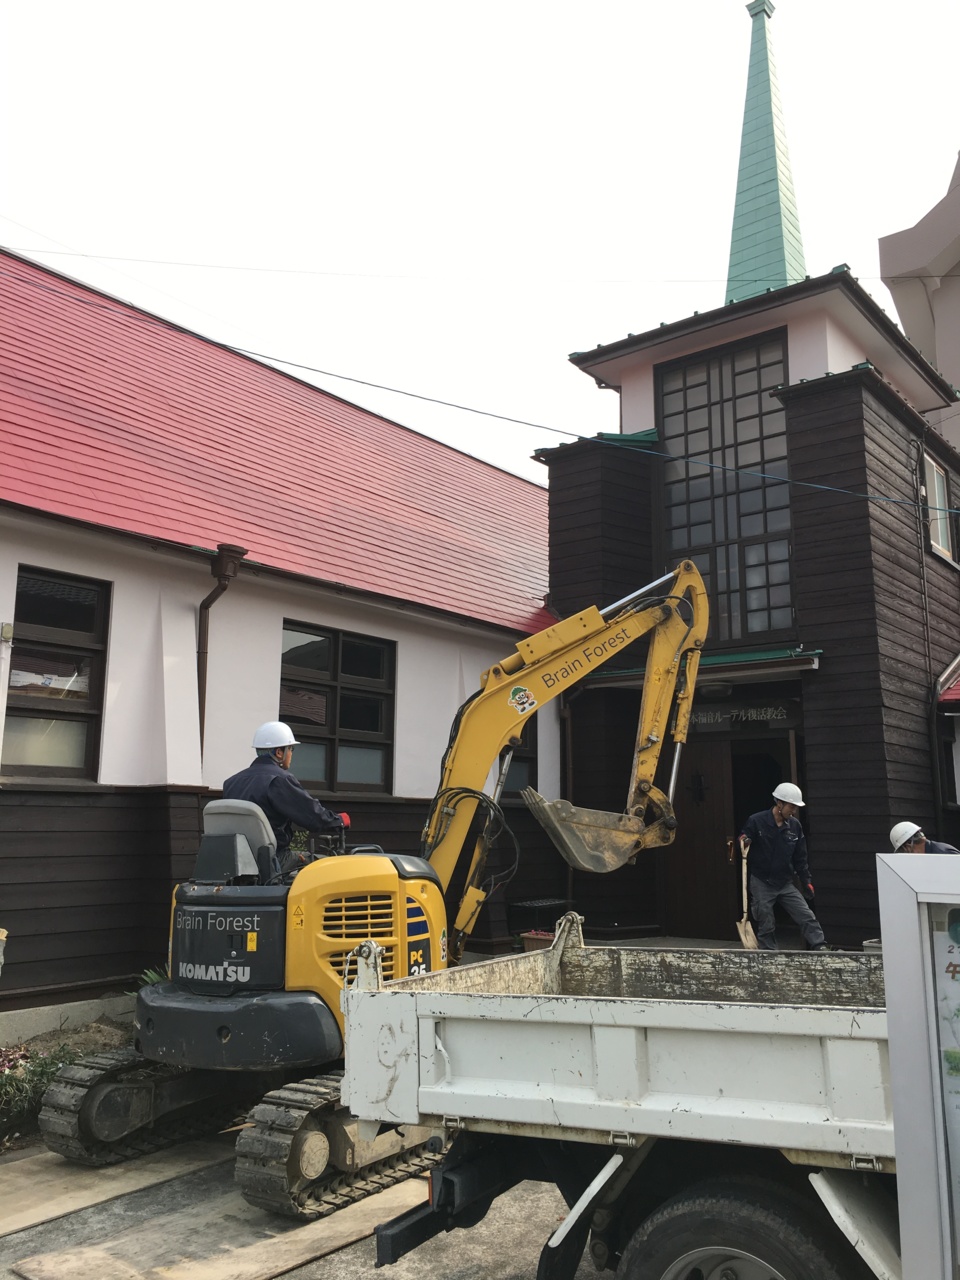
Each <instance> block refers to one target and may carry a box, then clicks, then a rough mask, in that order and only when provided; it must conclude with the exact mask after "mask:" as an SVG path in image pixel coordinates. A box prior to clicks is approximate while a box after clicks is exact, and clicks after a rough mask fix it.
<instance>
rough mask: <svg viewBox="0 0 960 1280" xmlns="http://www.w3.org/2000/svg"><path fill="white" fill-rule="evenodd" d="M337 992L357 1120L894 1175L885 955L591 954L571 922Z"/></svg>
mask: <svg viewBox="0 0 960 1280" xmlns="http://www.w3.org/2000/svg"><path fill="white" fill-rule="evenodd" d="M365 950H370V951H372V948H365ZM343 1000H344V1009H345V1012H346V1022H347V1042H346V1076H345V1080H344V1093H343V1096H344V1099H345V1101H347V1102H348V1103H349V1106H350V1108H351V1110H352V1111H353V1113H354V1114H355V1115H357V1116H359V1117H360V1118H361V1119H362V1120H366V1121H375V1122H387V1123H409V1124H422V1125H431V1124H433V1125H437V1126H440V1125H442V1126H444V1127H446V1128H459V1129H472V1130H476V1131H481V1132H490V1133H516V1134H534V1135H537V1136H544V1137H551V1138H571V1139H577V1140H579V1141H588V1142H595V1143H604V1144H610V1143H612V1144H623V1145H628V1146H629V1145H634V1144H636V1143H637V1141H639V1140H640V1139H641V1138H642V1137H644V1136H654V1137H674V1138H687V1139H695V1140H699V1141H717V1142H737V1143H746V1144H751V1145H756V1146H764V1147H776V1148H779V1149H781V1150H783V1151H786V1152H787V1153H788V1154H790V1156H791V1158H792V1159H794V1160H798V1161H800V1162H805V1161H809V1162H811V1163H820V1164H836V1165H840V1166H843V1167H850V1166H851V1165H854V1166H855V1167H864V1168H876V1169H884V1170H892V1169H893V1168H894V1164H893V1154H894V1147H893V1120H892V1112H891V1104H890V1087H889V1065H888V1057H887V1039H886V1037H887V1031H886V1010H885V1007H884V993H883V965H882V958H881V957H880V956H879V955H872V954H871V955H868V954H858V953H857V954H855V953H831V952H818V953H813V952H759V951H733V950H731V951H720V950H717V951H707V950H659V949H655V948H647V947H643V948H635V949H630V948H623V947H585V946H584V945H583V939H582V935H581V933H580V928H579V922H578V919H577V917H576V916H567V917H565V918H564V921H563V922H562V924H561V927H560V928H559V929H558V932H557V937H556V941H555V943H554V944H553V946H552V947H550V948H547V949H545V950H543V951H539V952H532V953H530V954H525V955H517V956H510V957H506V958H503V959H497V960H490V961H486V962H484V963H482V964H476V965H468V966H464V967H462V968H458V969H449V970H444V971H440V972H436V973H430V974H425V975H423V976H420V977H415V978H407V979H403V980H400V981H397V982H391V983H386V984H382V985H380V984H379V982H378V979H377V976H376V962H375V960H372V959H368V960H361V965H360V975H359V978H358V981H357V983H356V984H354V986H353V987H351V988H349V989H348V990H346V991H345V992H344V996H343Z"/></svg>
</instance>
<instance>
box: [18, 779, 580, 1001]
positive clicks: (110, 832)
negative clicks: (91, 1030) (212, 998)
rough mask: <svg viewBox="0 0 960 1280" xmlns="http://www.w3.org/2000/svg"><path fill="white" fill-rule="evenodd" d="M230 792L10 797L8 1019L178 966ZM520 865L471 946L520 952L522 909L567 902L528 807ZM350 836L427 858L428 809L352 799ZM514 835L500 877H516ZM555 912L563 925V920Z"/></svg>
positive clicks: (519, 813) (39, 792)
mask: <svg viewBox="0 0 960 1280" xmlns="http://www.w3.org/2000/svg"><path fill="white" fill-rule="evenodd" d="M218 794H219V793H218V792H213V791H178V790H167V789H165V788H143V789H135V788H132V789H116V790H111V789H101V788H98V789H96V790H86V791H79V790H76V789H74V790H62V791H61V790H54V789H46V788H44V789H12V788H9V787H7V788H4V789H3V790H0V885H2V890H0V927H3V928H5V929H6V930H7V931H8V933H9V935H10V936H9V939H8V941H7V945H6V951H5V957H4V965H3V970H2V972H0V1010H2V1009H12V1008H23V1007H29V1006H31V1005H37V1004H44V1003H55V1002H59V1001H61V1000H65V999H66V1000H69V999H85V998H89V997H90V996H92V995H96V994H98V993H102V992H104V991H117V990H128V989H131V988H132V987H133V986H134V984H135V979H136V976H137V975H138V974H140V973H141V972H142V971H143V970H144V969H145V968H148V967H157V966H161V965H163V964H164V963H165V961H166V955H167V932H168V927H169V911H170V894H171V892H172V889H173V886H174V884H176V883H177V882H178V881H180V880H185V879H188V878H189V877H190V876H191V875H192V874H193V866H194V862H195V859H196V854H197V846H198V843H199V838H200V832H201V828H202V812H203V806H204V804H206V803H207V801H208V800H212V799H216V798H217V796H218ZM504 808H505V810H506V813H507V821H508V823H509V825H510V827H511V828H512V829H513V831H514V832H515V834H516V836H517V840H518V843H519V845H520V849H521V856H520V860H519V862H518V863H517V865H516V870H515V872H514V874H513V875H512V877H511V878H510V879H509V880H508V881H507V883H505V884H504V885H503V886H502V887H501V888H500V889H498V890H497V892H496V893H495V894H494V895H493V896H492V899H491V901H490V902H489V904H487V905H486V906H484V908H483V910H482V911H481V912H480V915H479V917H478V920H477V924H476V927H475V929H474V933H473V938H472V940H471V941H470V942H468V947H469V946H473V945H474V944H476V945H477V947H478V949H485V950H507V949H509V948H510V947H511V945H512V938H513V934H514V933H516V932H517V931H518V930H519V929H522V928H527V927H530V923H531V918H530V913H529V911H527V910H526V909H525V908H522V907H521V908H519V909H518V910H516V911H515V910H514V909H513V904H514V903H517V902H525V901H529V900H534V899H541V898H550V899H555V900H566V898H567V897H568V886H567V867H566V864H565V863H564V862H563V860H562V859H561V858H560V856H559V854H558V853H557V852H556V850H555V849H554V848H553V845H552V844H551V843H550V841H549V839H548V837H547V836H546V835H545V833H544V832H543V830H542V828H541V827H540V826H539V824H538V823H537V822H536V821H535V819H534V818H533V817H532V816H531V814H530V813H529V812H528V811H527V809H526V806H525V805H524V804H523V803H522V802H521V801H519V800H517V801H507V802H505V804H504ZM349 810H350V816H351V821H352V826H351V839H352V841H353V842H355V843H365V842H370V843H375V844H379V845H381V846H382V847H383V849H384V850H385V851H386V852H388V853H407V854H418V853H419V851H420V835H421V831H422V830H423V825H424V821H425V819H426V814H427V802H426V801H424V800H420V799H403V798H395V797H394V798H390V799H386V800H378V799H367V798H364V799H363V800H362V801H356V802H353V801H351V803H350V805H349ZM514 862H515V851H514V847H513V845H512V844H511V843H510V841H509V839H508V838H507V837H506V836H503V837H502V838H501V839H500V841H499V842H498V843H497V845H496V846H495V847H494V849H493V851H492V853H491V855H490V859H489V864H488V872H489V873H491V874H496V875H501V874H504V873H507V872H509V871H510V870H511V868H513V866H514ZM562 909H563V908H562V907H561V908H559V909H558V910H554V909H553V908H550V909H549V910H548V912H547V915H548V917H549V922H550V925H551V926H552V925H553V923H554V921H555V919H556V915H558V914H559V913H560V911H562Z"/></svg>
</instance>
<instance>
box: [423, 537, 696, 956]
mask: <svg viewBox="0 0 960 1280" xmlns="http://www.w3.org/2000/svg"><path fill="white" fill-rule="evenodd" d="M707 623H708V607H707V596H706V590H705V588H704V585H703V579H702V578H701V577H700V573H699V571H698V570H697V568H696V566H695V565H694V564H693V563H692V562H691V561H689V560H685V561H683V562H682V563H681V564H680V565H679V566H678V567H677V569H676V570H675V571H674V572H673V573H670V574H666V575H665V576H664V577H662V578H659V579H657V581H656V582H651V583H650V584H649V585H648V586H646V587H642V588H641V589H640V590H639V591H636V592H634V593H632V594H631V595H630V596H627V597H625V598H624V599H623V600H618V601H617V602H616V603H615V604H612V605H609V606H608V607H607V608H606V609H603V610H600V609H597V608H595V607H593V606H591V607H590V608H588V609H584V610H583V612H582V613H577V614H574V615H573V616H572V617H570V618H565V619H564V620H563V621H562V622H557V623H555V624H554V625H553V626H550V627H547V628H546V630H544V631H539V632H537V634H536V635H533V636H530V637H528V638H527V639H526V640H521V641H520V643H519V644H518V645H517V648H516V650H515V652H513V653H511V654H510V655H509V656H508V657H507V658H504V660H503V661H502V662H499V663H497V664H496V665H495V666H493V667H491V668H490V669H489V670H488V671H485V672H484V673H483V675H482V676H481V685H480V689H479V690H478V692H477V693H475V694H474V695H473V697H472V698H470V699H468V701H467V702H465V703H464V704H463V706H462V707H461V708H460V710H459V711H458V712H457V716H456V719H455V720H454V724H453V728H452V729H451V734H450V742H449V745H448V747H447V751H446V753H445V755H444V759H443V766H442V771H441V778H440V788H439V790H438V792H437V794H436V796H435V798H434V801H433V804H432V806H431V809H430V813H429V815H428V817H427V823H426V826H425V827H424V831H423V844H422V853H423V856H424V857H426V858H428V859H429V860H430V864H431V866H432V867H433V868H434V870H435V871H436V872H437V874H438V875H439V877H440V881H441V883H442V884H443V887H444V889H445V890H446V888H447V887H448V886H449V884H450V881H451V879H452V877H453V874H454V871H455V869H456V867H457V865H458V864H459V862H460V860H461V856H462V854H463V853H464V850H465V847H466V845H467V840H468V836H469V833H470V828H471V825H472V823H473V820H474V817H475V816H476V814H477V809H478V807H483V808H484V809H485V810H486V814H487V821H486V823H485V826H484V829H483V831H482V833H481V835H480V836H479V838H478V839H477V840H476V842H475V844H474V847H473V849H472V853H471V859H470V864H469V867H468V868H467V873H466V883H465V888H464V891H463V894H462V896H461V900H460V906H459V910H458V913H457V917H456V920H455V921H454V924H453V928H452V930H451V935H452V936H451V950H452V951H453V953H454V955H457V954H458V953H459V951H460V949H461V948H462V944H463V937H464V935H465V934H467V933H469V932H470V930H471V929H472V927H473V924H474V922H475V920H476V917H477V914H478V912H479V910H480V907H481V905H482V904H483V902H484V900H485V898H486V893H485V892H484V890H483V889H482V888H481V887H480V881H481V878H482V875H483V871H484V863H485V861H486V853H487V848H488V845H489V843H490V840H491V827H492V825H495V819H494V815H495V814H497V813H498V812H499V811H498V809H497V806H496V802H497V801H498V800H499V796H500V791H501V790H502V787H503V783H504V780H505V778H506V772H507V767H508V765H509V756H510V755H512V748H513V747H515V746H517V745H518V744H519V742H520V734H521V733H522V731H523V725H524V722H525V720H526V719H527V717H528V716H530V715H532V714H533V713H534V712H536V711H537V710H539V708H540V707H542V706H544V705H545V704H546V703H548V702H550V701H552V699H554V698H556V697H558V696H559V695H560V694H561V693H563V692H565V691H566V690H567V689H570V688H572V686H573V685H575V684H577V683H578V682H579V681H580V680H582V679H584V677H586V676H589V675H591V674H592V673H593V672H594V671H596V670H597V669H598V668H599V667H601V666H602V665H603V664H604V663H605V662H607V661H608V660H609V659H610V658H612V657H613V656H614V654H616V653H619V652H620V651H621V650H622V649H624V648H625V647H626V646H627V645H630V644H632V643H633V642H634V641H635V640H639V639H640V637H641V636H645V635H647V634H650V633H652V634H651V638H650V648H649V652H648V655H647V663H646V668H645V673H644V680H643V696H642V703H641V708H640V720H639V726H638V731H637V745H636V750H635V753H634V760H633V771H632V776H631V781H630V791H629V796H628V799H627V807H626V810H625V812H624V813H622V814H612V813H602V812H599V811H595V810H583V809H575V808H574V807H573V806H572V805H570V804H569V803H568V802H567V801H565V800H556V801H547V800H544V799H543V797H542V796H539V795H538V794H537V793H536V792H535V791H533V790H531V789H528V790H527V791H524V792H523V797H524V799H525V800H526V802H527V804H528V805H529V806H530V808H531V810H532V811H533V813H534V814H535V815H536V816H537V818H538V819H539V820H540V822H541V823H542V824H543V826H544V827H545V828H546V830H547V831H548V833H549V834H550V836H551V838H552V839H553V841H554V843H555V844H556V845H557V847H558V848H559V850H560V852H561V853H562V854H563V856H564V857H565V858H566V859H567V861H568V862H570V863H571V865H573V866H575V867H579V868H581V869H584V870H590V871H611V870H613V869H614V868H615V867H618V866H622V865H623V864H624V863H626V862H628V861H630V860H632V859H633V858H634V857H635V856H636V854H637V853H638V852H639V850H640V849H644V848H649V847H653V846H659V845H665V844H669V843H670V841H671V840H672V839H673V831H674V828H675V827H676V821H675V819H674V816H673V804H672V800H673V789H674V786H675V784H676V775H677V765H678V760H679V750H680V746H681V744H682V743H683V742H685V741H686V737H687V729H688V727H689V723H690V710H691V704H692V701H693V692H694V685H695V682H696V676H697V668H698V666H699V662H700V650H701V649H702V647H703V644H704V640H705V638H706V632H707ZM671 716H672V723H671ZM668 733H669V734H670V735H671V736H672V738H673V740H674V743H675V752H674V762H673V768H672V771H671V779H670V784H669V788H668V791H667V793H664V792H663V791H661V790H659V789H658V788H657V787H655V786H654V781H653V779H654V775H655V773H656V770H657V764H658V762H659V759H660V749H661V746H662V744H663V739H664V737H665V736H666V735H667V734H668ZM505 749H509V754H508V756H507V758H506V761H505V763H503V764H502V766H501V769H500V774H499V779H498V781H497V783H496V786H495V788H494V791H493V795H492V796H487V795H486V793H485V792H484V787H485V786H486V783H487V779H488V777H489V775H490V772H491V769H492V768H493V766H494V764H495V763H496V762H497V760H498V759H499V758H500V755H501V752H503V751H504V750H505Z"/></svg>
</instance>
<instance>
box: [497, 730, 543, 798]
mask: <svg viewBox="0 0 960 1280" xmlns="http://www.w3.org/2000/svg"><path fill="white" fill-rule="evenodd" d="M501 758H502V757H501ZM536 785H537V717H536V713H534V714H533V715H530V714H529V713H528V714H527V716H526V717H524V721H523V729H522V731H521V734H520V745H519V746H518V747H514V749H513V759H512V760H511V761H510V768H509V769H508V770H507V777H506V781H505V782H504V784H503V794H504V795H505V796H510V797H513V796H518V795H519V794H520V792H521V791H523V789H524V788H525V787H536Z"/></svg>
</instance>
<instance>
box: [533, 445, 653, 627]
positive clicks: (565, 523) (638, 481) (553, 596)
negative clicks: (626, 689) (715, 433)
mask: <svg viewBox="0 0 960 1280" xmlns="http://www.w3.org/2000/svg"><path fill="white" fill-rule="evenodd" d="M547 465H548V466H549V469H550V507H549V510H550V602H551V604H552V605H553V608H554V609H555V610H556V612H557V613H558V614H559V615H560V616H561V617H567V616H568V615H569V614H571V613H576V612H577V611H578V610H580V609H583V608H584V607H585V606H586V605H589V604H595V605H599V606H601V607H603V606H604V605H607V604H611V603H612V602H613V601H614V600H619V599H620V598H621V597H622V596H625V595H627V594H628V593H629V592H631V591H635V590H636V589H637V588H638V587H642V586H643V585H644V584H645V583H647V582H650V581H651V580H652V579H653V578H655V577H657V576H658V574H659V573H660V569H659V567H655V566H654V564H653V551H652V536H651V535H652V529H651V517H650V502H651V485H652V474H653V470H654V466H655V459H653V458H651V457H650V456H649V455H648V454H644V453H639V452H637V451H636V450H635V449H631V448H629V447H625V446H621V445H617V444H611V443H603V442H601V441H584V442H581V443H578V444H574V445H564V446H563V447H562V448H559V449H554V450H551V452H550V453H549V454H548V455H547Z"/></svg>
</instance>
